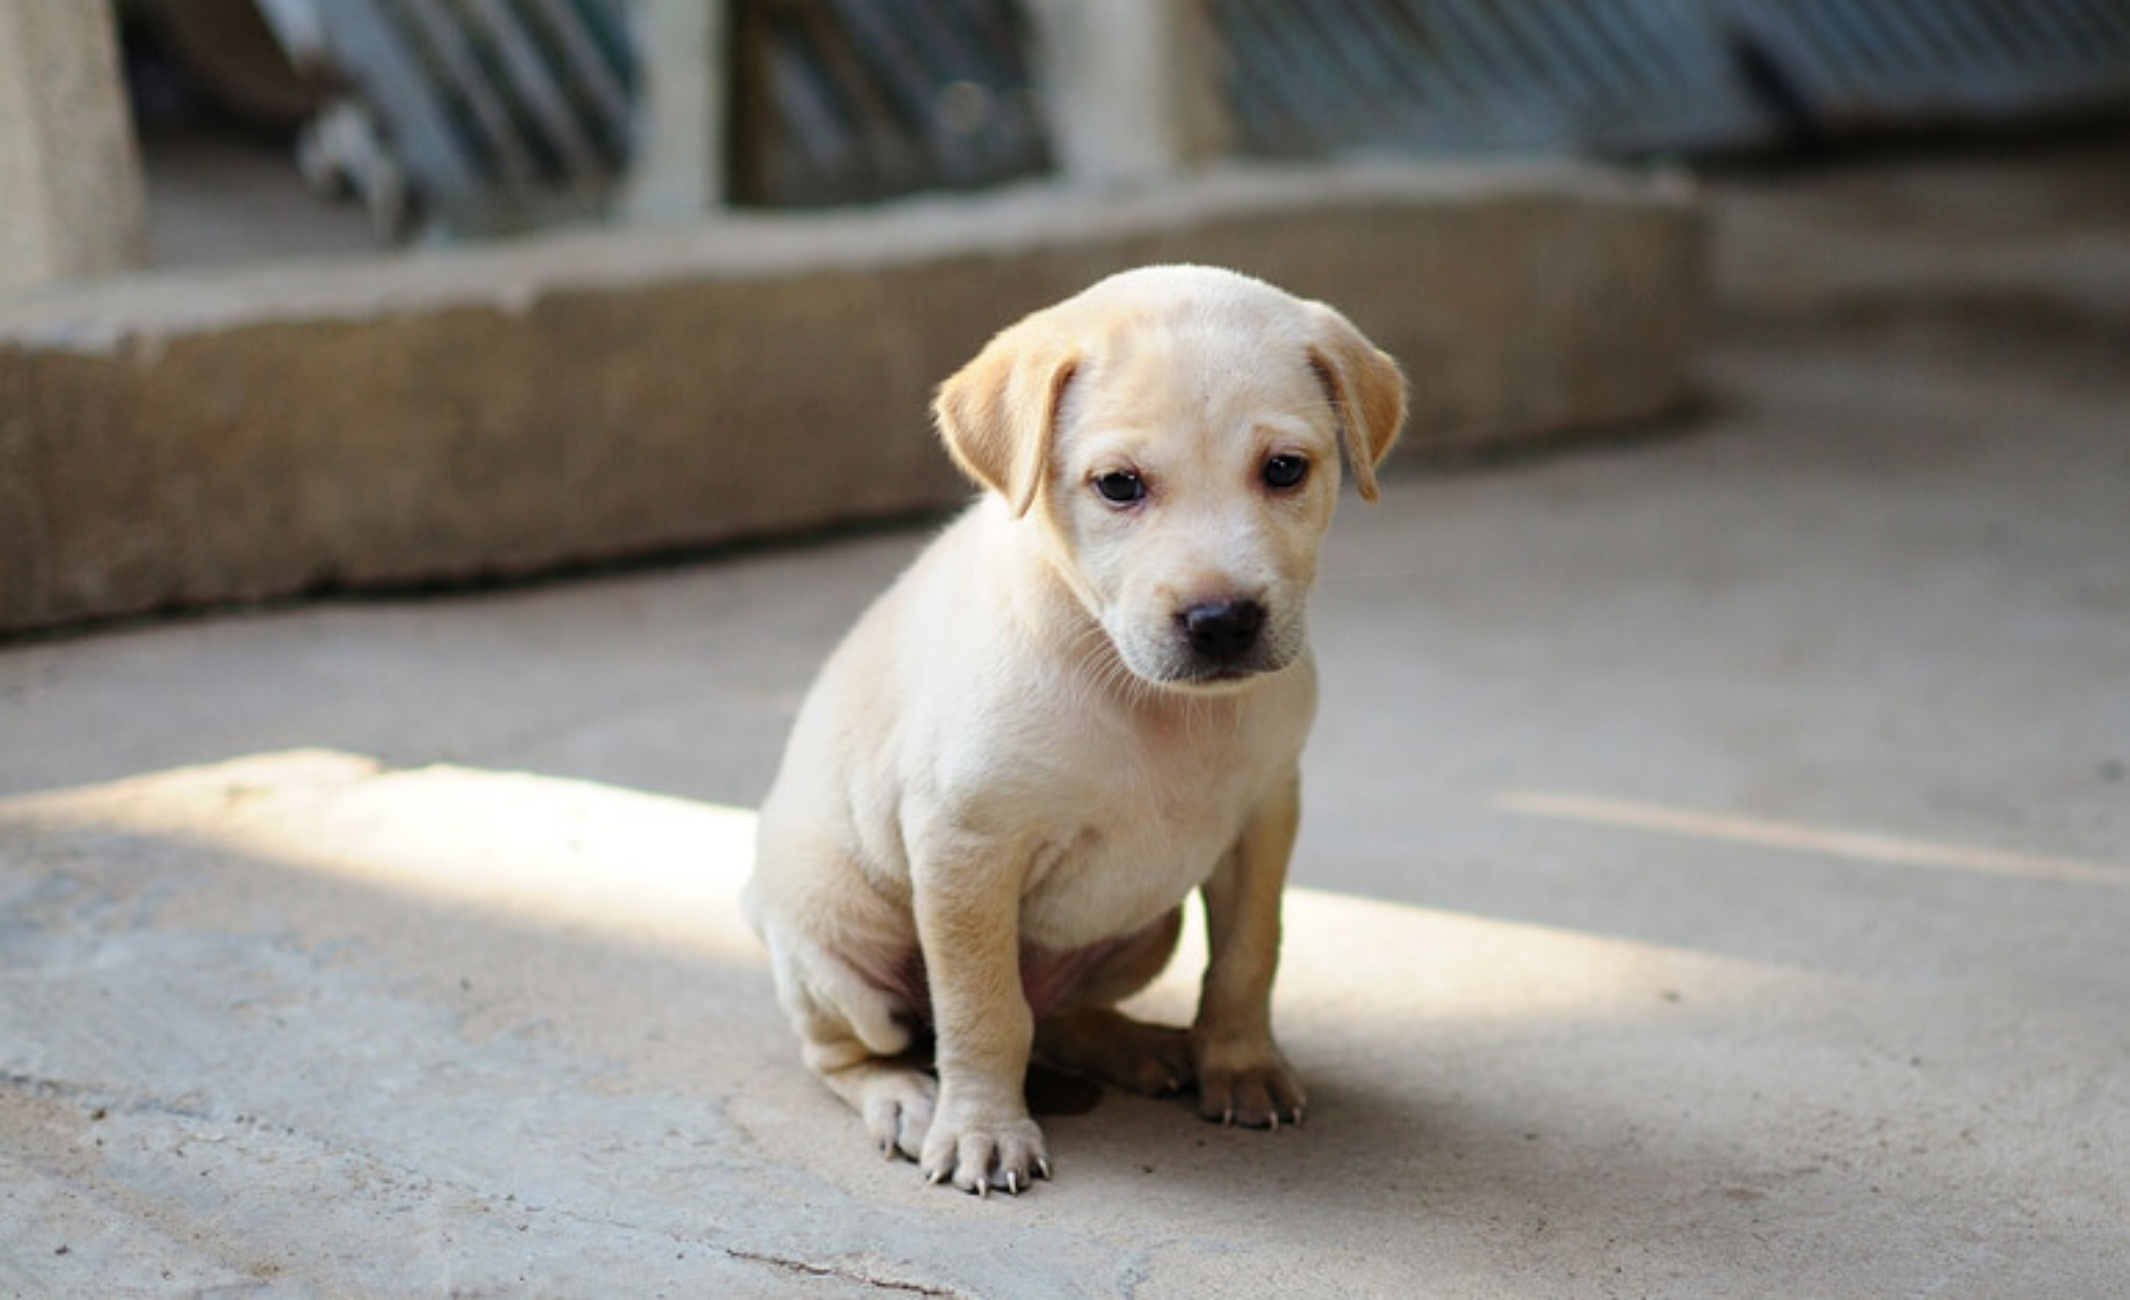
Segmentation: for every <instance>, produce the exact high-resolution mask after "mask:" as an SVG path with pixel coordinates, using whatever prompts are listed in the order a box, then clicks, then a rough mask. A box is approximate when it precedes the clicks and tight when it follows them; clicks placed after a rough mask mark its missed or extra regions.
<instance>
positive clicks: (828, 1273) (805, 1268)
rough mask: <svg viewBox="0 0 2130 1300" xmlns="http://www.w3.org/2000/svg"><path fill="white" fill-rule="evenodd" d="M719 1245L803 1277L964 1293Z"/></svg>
mask: <svg viewBox="0 0 2130 1300" xmlns="http://www.w3.org/2000/svg"><path fill="white" fill-rule="evenodd" d="M719 1249H721V1250H723V1251H724V1252H725V1254H726V1256H727V1257H728V1258H731V1259H736V1260H741V1261H743V1262H745V1263H749V1264H766V1265H768V1266H769V1267H771V1268H775V1269H780V1270H782V1271H784V1272H786V1273H797V1274H800V1275H801V1276H804V1277H832V1278H836V1279H839V1280H841V1281H845V1282H856V1283H857V1284H858V1285H860V1286H867V1287H874V1288H876V1289H878V1290H882V1291H895V1292H901V1293H905V1294H909V1295H928V1296H948V1297H958V1296H962V1295H965V1294H966V1293H965V1292H962V1291H957V1290H955V1289H954V1288H952V1287H943V1286H927V1285H926V1284H924V1283H922V1282H900V1281H897V1280H895V1279H894V1278H884V1277H874V1276H873V1275H872V1274H870V1273H866V1272H863V1271H860V1270H857V1269H851V1268H843V1267H839V1266H837V1265H834V1264H809V1263H807V1262H806V1261H805V1260H803V1259H792V1258H791V1257H789V1256H787V1255H772V1254H768V1253H766V1252H762V1251H752V1250H741V1249H739V1248H737V1247H735V1246H722V1247H719Z"/></svg>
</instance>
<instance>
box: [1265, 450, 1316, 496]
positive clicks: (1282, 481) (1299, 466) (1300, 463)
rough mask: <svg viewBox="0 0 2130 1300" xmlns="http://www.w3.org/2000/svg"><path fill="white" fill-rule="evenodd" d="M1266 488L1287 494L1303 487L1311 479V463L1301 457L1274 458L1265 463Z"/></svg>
mask: <svg viewBox="0 0 2130 1300" xmlns="http://www.w3.org/2000/svg"><path fill="white" fill-rule="evenodd" d="M1264 474H1265V486H1266V487H1268V488H1271V489H1272V490H1273V491H1275V492H1285V491H1287V490H1288V489H1290V488H1297V487H1300V486H1301V485H1302V480H1303V479H1305V478H1308V477H1309V462H1308V461H1306V460H1303V459H1302V458H1301V457H1300V456H1274V457H1273V458H1272V459H1270V460H1268V461H1266V462H1265V471H1264Z"/></svg>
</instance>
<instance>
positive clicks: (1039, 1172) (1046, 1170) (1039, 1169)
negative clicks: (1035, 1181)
mask: <svg viewBox="0 0 2130 1300" xmlns="http://www.w3.org/2000/svg"><path fill="white" fill-rule="evenodd" d="M1035 1176H1036V1177H1038V1178H1045V1179H1047V1178H1049V1177H1050V1159H1049V1157H1047V1156H1037V1157H1036V1158H1035Z"/></svg>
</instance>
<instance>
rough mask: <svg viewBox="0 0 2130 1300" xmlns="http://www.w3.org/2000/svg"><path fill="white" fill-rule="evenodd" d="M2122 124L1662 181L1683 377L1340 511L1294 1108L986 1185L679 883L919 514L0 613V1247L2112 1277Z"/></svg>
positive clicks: (2121, 1140)
mask: <svg viewBox="0 0 2130 1300" xmlns="http://www.w3.org/2000/svg"><path fill="white" fill-rule="evenodd" d="M2126 157H2130V155H2126V153H2125V151H2124V150H2123V149H2122V148H2121V147H2120V146H2107V147H2103V148H2098V149H2095V148H2087V149H2084V150H2078V151H2072V152H2069V153H2066V154H2056V155H2051V156H2048V157H2045V158H2041V159H2038V160H2036V159H2018V158H2013V159H2002V158H1999V159H1979V160H1978V159H1963V158H1947V159H1938V160H1935V161H1930V162H1925V163H1904V164H1890V163H1879V164H1874V165H1872V166H1869V167H1854V168H1847V169H1843V170H1840V171H1836V172H1832V173H1823V174H1820V175H1818V176H1814V177H1809V178H1791V179H1780V178H1762V179H1757V180H1755V179H1745V180H1732V181H1727V182H1724V183H1722V184H1721V185H1719V186H1718V187H1717V191H1716V193H1717V201H1718V203H1719V205H1720V206H1721V207H1722V209H1723V211H1724V214H1725V217H1726V224H1727V231H1728V233H1727V239H1726V242H1725V244H1724V252H1723V262H1722V266H1721V268H1720V269H1721V279H1722V281H1723V283H1724V286H1725V292H1726V298H1727V303H1726V311H1725V314H1724V322H1723V329H1722V331H1721V334H1720V337H1719V338H1718V340H1717V341H1716V343H1715V346H1714V347H1713V349H1712V352H1711V355H1710V357H1709V358H1708V363H1707V367H1706V374H1707V378H1708V389H1709V394H1710V400H1709V403H1708V408H1709V409H1708V412H1707V414H1706V416H1705V417H1704V418H1703V419H1701V420H1699V421H1697V422H1694V423H1693V424H1692V425H1691V426H1690V427H1685V428H1680V429H1676V430H1671V431H1665V432H1663V433H1661V434H1654V435H1652V436H1649V437H1646V438H1642V439H1638V440H1633V441H1629V442H1624V443H1621V444H1619V445H1614V446H1610V447H1606V448H1601V449H1595V450H1581V451H1574V452H1564V453H1562V454H1560V455H1557V456H1550V457H1546V458H1540V459H1529V460H1525V461H1521V462H1518V463H1514V464H1497V465H1493V466H1475V467H1471V468H1469V469H1466V470H1463V471H1458V472H1451V473H1441V472H1437V473H1431V474H1427V475H1418V474H1414V473H1411V472H1407V473H1403V474H1399V475H1395V476H1394V477H1393V481H1392V482H1391V483H1390V484H1389V485H1388V490H1387V491H1386V493H1385V500H1384V502H1383V504H1382V505H1381V506H1379V507H1377V508H1374V509H1367V508H1363V507H1361V506H1360V505H1358V504H1357V503H1353V504H1349V505H1348V507H1347V508H1346V510H1345V511H1344V512H1343V514H1342V517H1341V519H1340V521H1339V524H1338V526H1337V528H1336V529H1335V537H1336V540H1335V543H1334V545H1333V547H1332V549H1331V552H1330V554H1329V556H1328V559H1327V561H1326V564H1325V571H1326V576H1325V580H1324V583H1323V586H1322V588H1321V592H1320V597H1319V604H1318V607H1317V614H1316V638H1317V642H1318V646H1319V652H1320V656H1321V659H1322V661H1323V664H1324V668H1325V679H1326V684H1327V690H1326V697H1325V701H1324V708H1323V714H1322V720H1321V722H1320V724H1319V729H1318V732H1317V736H1316V739H1315V743H1314V746H1313V748H1312V750H1311V754H1310V760H1309V767H1308V774H1307V779H1308V786H1309V811H1308V815H1307V820H1306V824H1305V831H1304V835H1303V840H1302V844H1301V846H1300V850H1299V855H1298V862H1297V868H1296V877H1297V889H1296V890H1295V892H1294V895H1293V898H1292V902H1291V910H1290V913H1289V915H1290V923H1289V934H1288V941H1287V958H1286V963H1285V968H1284V975H1283V979H1282V984H1281V991H1280V1000H1279V1004H1278V1014H1279V1019H1280V1025H1281V1028H1282V1032H1283V1036H1284V1038H1285V1041H1286V1044H1287V1047H1288V1049H1289V1052H1290V1054H1291V1055H1292V1056H1293V1057H1294V1059H1295V1061H1296V1063H1297V1064H1298V1066H1299V1067H1300V1068H1301V1069H1302V1070H1303V1072H1304V1073H1305V1075H1306V1077H1307V1079H1308V1081H1309V1083H1310V1085H1311V1088H1312V1107H1311V1114H1310V1119H1309V1122H1308V1124H1307V1126H1306V1127H1304V1128H1302V1129H1300V1130H1299V1131H1283V1132H1280V1133H1278V1134H1274V1135H1267V1134H1262V1133H1248V1132H1229V1131H1222V1130H1218V1129H1214V1128H1210V1127H1207V1126H1205V1125H1202V1124H1200V1123H1199V1122H1198V1121H1196V1120H1195V1119H1193V1118H1192V1117H1191V1116H1190V1114H1189V1112H1188V1110H1187V1108H1186V1107H1185V1106H1184V1105H1182V1104H1178V1103H1163V1102H1152V1101H1144V1100H1139V1099H1134V1098H1128V1097H1121V1096H1116V1095H1109V1096H1105V1097H1103V1098H1101V1100H1100V1101H1099V1104H1096V1105H1094V1106H1093V1107H1092V1109H1088V1108H1087V1107H1086V1105H1085V1102H1086V1100H1087V1099H1086V1098H1085V1097H1078V1096H1073V1095H1066V1096H1064V1097H1062V1098H1061V1100H1062V1101H1063V1102H1065V1103H1072V1104H1068V1105H1066V1106H1065V1109H1068V1110H1073V1111H1077V1112H1078V1113H1069V1114H1058V1115H1054V1116H1052V1117H1051V1118H1049V1119H1048V1120H1047V1121H1046V1123H1047V1127H1048V1130H1049V1134H1050V1145H1051V1150H1052V1153H1053V1156H1054V1157H1055V1159H1056V1162H1057V1166H1058V1179H1057V1181H1056V1182H1054V1183H1050V1184H1045V1185H1043V1186H1042V1187H1040V1188H1038V1189H1037V1190H1036V1191H1035V1192H1034V1193H1033V1194H1031V1195H1028V1196H1024V1197H1022V1198H1020V1199H1019V1200H1017V1201H1015V1200H1007V1199H1005V1198H993V1199H990V1200H987V1201H978V1200H974V1199H971V1198H968V1197H964V1196H961V1195H958V1194H954V1193H951V1192H948V1191H945V1190H942V1189H937V1188H929V1187H926V1186H924V1185H923V1184H922V1183H921V1181H920V1180H919V1178H918V1176H917V1174H916V1173H915V1171H914V1169H913V1168H912V1167H911V1166H909V1165H907V1164H889V1163H886V1162H883V1161H881V1160H880V1159H879V1158H878V1157H877V1156H876V1155H875V1154H873V1153H872V1152H871V1151H870V1149H869V1148H868V1147H867V1146H866V1144H865V1143H864V1141H863V1140H862V1138H861V1136H860V1133H859V1129H858V1126H857V1123H856V1122H855V1120H854V1119H852V1118H851V1117H850V1116H849V1115H847V1114H845V1113H843V1112H842V1111H841V1110H840V1109H839V1108H838V1105H837V1103H835V1102H834V1101H832V1100H831V1099H830V1098H829V1097H828V1096H827V1094H826V1093H825V1092H824V1091H822V1090H821V1089H820V1088H818V1087H817V1086H815V1085H814V1084H813V1083H812V1082H811V1081H810V1080H809V1079H808V1078H807V1077H806V1076H805V1075H804V1073H803V1072H802V1071H801V1069H800V1067H799V1064H798V1061H797V1053H796V1049H795V1046H794V1044H793V1041H792V1040H791V1038H790V1036H789V1034H788V1031H787V1030H786V1029H785V1027H784V1025H783V1023H782V1021H781V1018H780V1017H779V1015H778V1014H777V1013H776V1011H775V1010H774V1008H773V1006H772V1003H771V997H770V989H769V981H768V978H767V975H766V973H765V971H764V969H763V962H762V958H761V954H760V953H759V951H758V950H757V948H756V946H755V944H754V942H753V940H752V938H751V936H749V935H748V934H747V933H746V932H745V929H744V927H743V926H741V925H740V924H739V922H738V921H737V919H736V917H735V915H734V912H733V903H732V900H733V895H734V893H735V891H736V889H737V886H738V883H739V881H740V879H741V878H742V877H743V875H744V873H745V870H746V867H747V861H746V858H747V852H746V837H747V831H748V823H747V814H746V812H745V809H746V808H747V807H748V806H749V805H750V804H751V803H752V801H754V800H755V799H756V798H758V797H759V795H760V794H761V793H762V791H763V789H764V788H765V787H766V785H767V782H768V779H769V776H770V773H771V770H772V767H773V764H774V763H775V760H776V756H777V753H778V749H779V745H780V743H781V738H782V733H783V730H784V728H785V727H786V725H787V724H788V721H789V718H790V716H791V712H792V710H793V708H794V705H795V703H796V700H797V698H798V694H799V692H800V691H801V690H802V689H803V687H804V685H805V683H806V681H807V678H808V676H809V674H810V671H811V669H812V667H813V665H814V664H815V663H816V662H817V661H818V660H819V659H820V657H821V656H822V655H823V654H824V653H825V652H826V650H827V648H828V647H829V645H830V644H831V642H832V641H833V639H834V638H835V637H836V636H837V635H838V634H839V633H840V631H841V630H842V628H843V627H844V626H845V625H846V624H847V623H848V621H849V620H850V619H851V618H852V617H853V616H854V615H855V613H856V611H857V610H858V609H859V608H860V606H861V605H862V604H863V602H864V601H865V600H866V599H867V598H868V597H869V596H870V594H871V593H872V592H874V591H875V590H877V589H878V588H879V587H880V585H882V583H883V582H884V581H885V580H886V579H887V577H888V576H889V575H890V574H891V573H892V572H893V571H894V570H895V569H896V568H897V567H898V566H899V565H901V564H902V563H904V562H905V561H906V560H907V558H908V557H909V556H910V554H911V553H912V552H913V550H914V548H915V547H916V546H918V545H919V544H920V542H921V538H920V537H918V536H916V535H894V536H880V537H872V538H867V539H860V540H853V541H845V542H839V543H835V544H824V545H821V546H817V547H814V548H811V549H799V550H791V551H783V552H776V553H766V554H759V555H751V556H745V557H739V558H731V559H727V560H725V561H723V562H716V563H705V564H702V565H699V566H692V567H688V568H684V569H674V570H669V571H661V572H651V573H637V574H628V575H621V576H613V577H608V578H604V579H600V580H596V581H585V582H579V583H573V584H564V585H554V586H546V587H538V588H529V589H519V590H510V591H502V592H493V593H488V594H480V595H470V596H464V597H457V598H449V599H408V600H378V601H365V602H342V603H330V604H322V605H316V606H311V607H304V608H292V609H282V610H274V611H267V612H261V613H254V614H245V615H231V616H226V617H219V618H212V619H201V620H194V621H186V622H181V623H174V624H168V625H160V626H138V627H132V628H128V629H123V630H118V631H111V632H106V633H102V634H99V635H92V636H81V637H76V638H72V639H67V640H58V641H49V642H31V643H22V644H17V645H14V646H12V647H0V796H5V798H4V800H0V1293H6V1294H23V1295H44V1294H54V1295H57V1294H92V1293H93V1294H144V1295H160V1294H196V1293H208V1292H212V1293H214V1294H268V1295H284V1294H286V1295H308V1294H364V1293H372V1294H440V1293H446V1292H451V1293H461V1294H519V1293H546V1294H563V1295H593V1294H631V1295H661V1294H662V1295H675V1296H685V1295H705V1294H731V1295H782V1294H793V1295H797V1294H805V1295H809V1296H812V1295H840V1294H850V1295H859V1294H877V1293H880V1292H882V1291H889V1292H894V1293H911V1292H914V1293H917V1294H924V1295H984V1296H991V1295H1013V1296H1051V1295H1058V1296H1080V1295H1094V1296H1099V1295H1116V1294H1132V1295H1136V1296H1146V1297H1155V1296H1202V1295H1265V1296H1291V1295H1385V1296H1408V1295H1444V1296H1519V1297H1521V1296H1548V1295H1560V1296H1588V1295H1673V1296H1689V1297H1703V1296H1727V1295H1736V1296H1756V1297H1758V1296H1815V1297H1824V1296H1892V1295H1925V1294H1929V1295H1950V1296H1972V1297H1996V1296H2015V1295H2047V1296H2052V1297H2072V1296H2095V1297H2099V1296H2111V1295H2121V1294H2124V1293H2125V1291H2126V1290H2130V1028H2126V1025H2130V1020H2126V1017H2125V1010H2124V1009H2125V1008H2126V1007H2130V947H2126V945H2125V942H2124V939H2123V935H2124V934H2125V932H2126V930H2130V777H2126V767H2130V562H2126V561H2130V437H2126V432H2130V425H2126V423H2125V416H2124V412H2125V411H2126V410H2130V366H2126V365H2125V364H2124V353H2123V350H2122V340H2123V338H2124V337H2126V336H2130V335H2126V331H2130V234H2126V232H2130V182H2126V181H2125V179H2124V178H2125V177H2126V176H2130V168H2126V167H2125V166H2124V165H2123V164H2124V162H2125V161H2126ZM1418 378H1419V380H1420V382H1422V383H1424V382H1426V377H1425V376H1419V377H1418ZM912 418H915V417H914V415H913V416H912ZM1187 965H1188V964H1187V963H1186V969H1185V970H1184V971H1182V972H1181V973H1177V974H1172V976H1171V977H1170V978H1169V980H1168V982H1167V983H1165V984H1164V985H1162V986H1161V987H1159V988H1157V989H1156V990H1155V991H1154V992H1153V993H1152V994H1150V995H1149V998H1148V1002H1149V1006H1150V1009H1151V1010H1153V1011H1154V1012H1156V1013H1159V1014H1168V1015H1181V1014H1183V1013H1184V1011H1185V1009H1186V1008H1187V1006H1188V998H1189V987H1190V980H1189V972H1188V969H1187Z"/></svg>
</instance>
